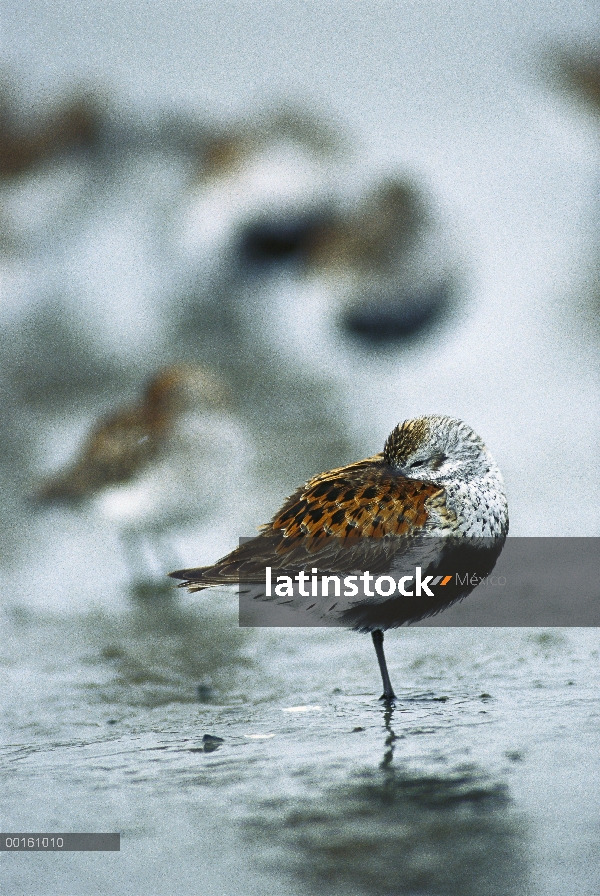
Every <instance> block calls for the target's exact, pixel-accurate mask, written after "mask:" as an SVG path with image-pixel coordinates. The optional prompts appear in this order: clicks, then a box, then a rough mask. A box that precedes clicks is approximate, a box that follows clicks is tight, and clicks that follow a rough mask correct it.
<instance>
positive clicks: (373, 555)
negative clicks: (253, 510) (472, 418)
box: [171, 415, 508, 701]
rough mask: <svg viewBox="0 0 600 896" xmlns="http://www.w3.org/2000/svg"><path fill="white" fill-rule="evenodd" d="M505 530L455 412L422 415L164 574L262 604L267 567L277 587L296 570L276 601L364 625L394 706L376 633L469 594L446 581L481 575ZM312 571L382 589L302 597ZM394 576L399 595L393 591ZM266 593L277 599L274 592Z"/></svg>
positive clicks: (500, 488) (498, 495)
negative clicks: (229, 540) (242, 534)
mask: <svg viewBox="0 0 600 896" xmlns="http://www.w3.org/2000/svg"><path fill="white" fill-rule="evenodd" d="M507 532H508V506H507V501H506V495H505V491H504V484H503V481H502V475H501V473H500V470H499V469H498V467H497V465H496V463H495V462H494V460H493V458H492V456H491V454H490V452H489V451H488V449H487V448H486V446H485V445H484V443H483V442H482V440H481V439H480V437H479V436H478V435H477V434H476V433H475V432H474V431H473V430H472V429H471V428H470V427H469V426H467V424H465V423H463V422H462V421H460V420H456V419H454V418H452V417H445V416H435V415H434V416H426V417H418V418H416V419H414V420H407V421H405V422H404V423H401V424H399V425H398V426H397V427H396V428H395V429H394V430H393V432H392V433H391V435H390V436H389V438H388V439H387V441H386V443H385V447H384V450H383V452H382V453H381V454H376V455H374V456H373V457H369V458H367V459H366V460H361V461H359V462H358V463H353V464H349V465H348V466H345V467H340V468H338V469H335V470H330V471H329V472H327V473H322V474H321V475H319V476H315V477H314V478H313V479H311V480H310V481H309V482H307V483H306V484H305V485H304V486H302V487H301V488H299V489H298V490H297V491H296V492H295V493H294V494H293V495H292V496H291V497H290V498H288V499H287V501H286V502H285V503H284V505H283V506H282V507H281V509H280V510H279V512H278V513H277V514H276V515H275V517H274V518H273V520H271V522H270V523H268V524H267V525H266V526H263V527H262V531H261V532H260V535H258V536H257V537H256V538H254V539H251V540H249V541H248V542H246V543H245V544H242V545H240V547H238V548H236V549H235V550H234V551H232V552H231V553H230V554H228V555H227V556H225V557H223V558H222V559H221V560H219V561H218V562H217V563H215V564H214V565H213V566H206V567H201V568H199V569H184V570H180V571H178V572H174V573H171V575H172V576H173V577H174V578H178V579H183V580H184V581H183V583H182V587H185V586H187V587H189V589H190V591H201V590H203V589H204V588H207V587H210V586H211V585H223V584H235V583H244V584H245V583H249V584H250V585H254V586H255V587H256V588H257V589H258V590H257V591H256V593H255V595H254V596H258V597H260V598H262V599H267V600H268V599H269V593H268V592H269V589H268V588H267V587H266V584H265V583H266V576H267V567H269V569H270V571H271V572H270V573H269V574H271V573H272V575H273V578H274V579H275V578H278V576H277V574H278V573H285V574H286V575H282V576H281V581H282V583H285V579H286V576H291V575H293V574H296V581H298V582H299V590H300V595H301V596H298V595H297V591H296V590H295V591H294V596H293V597H292V598H291V599H290V597H289V596H287V594H286V593H285V587H284V586H282V588H281V589H279V593H280V594H281V597H279V600H280V602H281V603H285V604H287V605H288V606H289V607H291V608H292V609H296V610H298V611H300V610H304V611H306V612H310V613H312V614H313V615H315V614H316V616H317V617H319V616H320V617H321V618H322V619H324V618H328V619H330V620H335V622H336V624H340V625H350V626H352V627H353V628H354V629H356V630H359V631H364V632H371V634H372V638H373V643H374V645H375V650H376V653H377V658H378V661H379V667H380V671H381V676H382V679H383V686H384V693H383V697H382V699H385V700H388V701H390V700H393V699H394V692H393V689H392V685H391V682H390V678H389V675H388V670H387V666H386V661H385V656H384V652H383V631H384V630H385V629H388V628H392V627H396V626H400V625H403V624H405V623H410V622H416V621H417V620H419V619H422V618H424V617H426V616H431V615H433V614H435V613H438V612H439V611H440V610H443V609H444V608H445V607H447V606H449V605H450V604H451V603H454V602H455V601H457V600H459V599H460V598H462V597H464V596H465V595H467V594H468V593H470V591H472V590H473V587H474V585H472V584H471V581H472V579H471V578H468V579H467V581H466V582H465V581H464V576H461V577H459V578H458V579H457V581H456V582H455V581H454V578H453V581H452V582H451V583H449V582H447V579H449V578H450V575H451V574H452V573H454V572H456V571H457V570H458V569H461V570H465V569H466V570H467V571H468V570H469V567H470V569H471V570H472V571H473V572H476V573H477V574H478V575H487V574H488V573H489V572H490V571H491V570H492V569H493V567H494V564H495V562H496V559H497V557H498V555H499V553H500V551H501V550H502V546H503V544H504V541H505V538H506V535H507ZM317 570H318V572H319V573H326V574H328V575H331V576H332V577H335V576H336V575H337V576H339V575H340V574H342V575H345V574H347V573H354V574H356V573H357V572H359V571H360V570H363V571H364V570H367V571H370V572H371V573H374V574H376V575H377V576H381V577H382V579H385V580H386V581H385V589H384V588H383V586H382V587H381V589H380V590H379V592H377V591H372V590H370V589H369V580H368V579H364V577H363V576H360V577H359V576H357V575H355V579H356V578H361V579H362V581H363V582H364V589H363V591H362V593H360V594H359V595H358V597H354V596H353V595H351V597H350V598H346V597H345V598H344V599H342V598H339V599H337V600H335V601H333V602H332V600H331V597H328V596H325V597H321V598H319V597H318V593H317V599H316V600H315V599H314V597H313V596H312V595H314V594H315V591H313V592H312V594H311V596H310V598H309V600H308V601H307V600H306V597H307V596H308V594H307V592H304V591H303V590H302V585H303V580H302V578H301V577H299V574H300V573H301V572H302V573H304V572H306V573H307V576H306V580H308V579H310V578H311V573H314V572H316V571H317ZM436 579H437V581H436ZM396 580H398V592H399V593H398V594H397V595H396V596H395V597H393V598H390V596H389V595H390V593H391V592H390V587H391V585H392V584H393V585H394V586H395V584H396ZM440 580H441V581H442V582H443V583H444V584H445V585H446V587H439V582H440ZM411 581H412V586H413V587H412V591H411ZM371 589H372V584H371ZM384 592H385V593H384ZM419 592H421V593H419ZM337 595H338V592H337V591H336V597H337ZM302 597H303V598H304V600H302ZM352 597H354V599H352ZM271 599H272V600H278V595H277V593H276V596H275V597H272V596H271Z"/></svg>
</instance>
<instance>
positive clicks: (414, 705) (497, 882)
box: [2, 592, 600, 896]
mask: <svg viewBox="0 0 600 896" xmlns="http://www.w3.org/2000/svg"><path fill="white" fill-rule="evenodd" d="M217 602H218V604H219V606H220V609H218V610H217V612H216V614H215V607H216V605H217ZM236 609H237V608H236V599H235V597H234V596H232V595H228V594H227V593H226V592H223V593H220V592H215V593H214V594H213V595H212V596H211V599H210V601H209V602H208V601H206V600H205V602H203V603H198V602H196V603H195V604H192V603H191V600H190V599H188V598H186V597H184V598H183V599H182V602H181V604H179V605H176V604H174V603H172V604H171V606H170V610H168V611H167V613H166V614H165V613H163V624H164V618H165V615H166V618H167V620H169V619H170V626H167V630H169V628H170V634H168V635H167V636H166V638H165V637H160V638H159V637H157V634H156V630H155V627H154V623H155V619H153V613H152V612H151V608H150V611H149V609H148V607H147V606H146V607H143V606H141V607H137V608H134V609H126V610H122V611H121V612H120V613H117V614H116V615H112V614H111V615H110V616H109V615H107V614H103V613H100V612H91V613H83V614H71V615H69V616H67V617H66V618H65V617H62V618H60V617H58V616H57V615H44V614H41V613H39V612H37V611H36V612H33V613H31V614H23V613H16V614H15V613H14V612H13V613H11V614H9V616H8V617H7V618H6V619H5V620H4V621H5V630H6V632H7V641H6V644H7V651H6V658H5V660H4V668H3V676H2V690H3V692H4V693H3V695H2V699H3V703H4V705H5V707H6V709H7V713H6V714H5V715H6V720H7V722H8V730H7V731H6V732H5V734H4V736H3V741H4V746H3V748H2V764H3V769H4V780H5V784H4V788H3V803H4V808H3V817H4V818H5V819H6V818H10V819H11V827H12V828H13V829H14V830H15V831H16V830H19V831H28V830H35V831H45V830H48V831H64V832H66V831H118V832H120V833H121V852H120V853H104V854H103V853H96V854H93V853H87V854H83V853H79V854H78V853H71V854H68V855H67V854H63V855H61V856H56V855H54V854H53V855H40V854H35V855H32V854H29V855H23V854H19V855H16V854H13V855H8V854H6V853H4V854H3V856H2V866H3V869H2V876H3V881H4V884H3V887H4V889H5V891H6V892H10V893H17V892H18V893H23V894H30V893H31V894H43V896H46V894H48V896H51V894H52V896H53V894H56V893H61V894H74V896H75V894H80V893H86V894H87V893H89V894H93V893H121V892H124V891H125V892H129V893H138V892H139V893H156V894H158V893H165V892H174V893H175V892H176V893H178V894H185V893H198V892H202V893H208V892H218V893H223V894H229V893H232V894H233V893H290V894H292V893H293V894H296V893H297V894H302V893H311V892H315V893H316V892H327V893H334V894H337V893H357V894H362V893H375V894H379V893H381V894H389V893H397V894H400V893H407V894H409V893H410V894H412V893H427V894H438V893H439V894H470V893H473V894H475V893H478V894H482V893H490V894H495V896H497V894H503V893H506V894H517V893H531V894H554V893H557V894H558V893H575V892H581V893H593V892H595V888H596V887H597V882H598V879H599V875H600V868H599V866H598V852H597V829H598V823H599V821H600V801H599V800H598V792H599V784H600V781H599V780H598V779H599V777H600V775H599V769H598V763H597V761H596V757H597V752H598V747H599V746H600V734H599V730H600V698H599V697H598V693H599V688H598V686H599V684H600V681H599V679H600V673H599V671H598V668H599V666H598V648H599V644H598V638H597V634H596V633H595V632H593V631H583V630H570V631H565V630H547V631H544V630H540V631H537V632H532V631H531V630H518V629H512V630H510V629H503V630H491V629H479V630H474V629H463V630H456V629H454V630H442V629H422V630H410V629H409V630H402V631H398V632H394V633H391V634H389V635H388V639H387V643H388V655H389V661H390V667H391V672H392V677H393V680H394V682H395V685H396V690H397V691H398V693H399V700H398V704H397V706H396V707H395V708H394V709H393V710H392V711H390V710H386V709H385V708H384V707H383V706H382V705H381V704H380V703H379V702H378V700H377V696H378V693H379V691H378V689H379V688H380V682H379V681H378V674H377V669H376V664H375V657H374V655H372V653H373V651H372V646H371V644H370V639H368V638H367V637H364V636H361V635H358V634H354V633H350V632H345V631H329V630H319V629H313V630H303V631H301V630H297V629H296V630H290V629H286V630H281V629H273V630H268V631H267V630H254V631H250V632H248V631H245V630H240V629H239V628H237V627H236V623H237V620H236ZM191 640H194V641H195V644H196V648H197V649H196V651H194V652H192V651H190V650H189V648H188V645H189V644H190V642H191ZM198 686H200V687H199V688H198ZM200 699H201V700H202V701H204V702H199V700H200ZM574 881H576V882H577V884H576V888H575V889H573V887H574Z"/></svg>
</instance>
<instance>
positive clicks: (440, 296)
mask: <svg viewBox="0 0 600 896" xmlns="http://www.w3.org/2000/svg"><path fill="white" fill-rule="evenodd" d="M311 251H312V258H311V263H312V264H313V266H314V267H315V268H316V269H319V268H320V269H321V270H322V271H323V272H324V273H327V272H329V274H330V275H331V290H332V292H333V293H334V295H335V297H336V299H337V302H336V304H338V305H339V307H340V322H341V324H342V326H343V328H344V329H345V330H346V331H348V332H349V333H351V334H354V335H355V336H358V337H360V338H362V339H363V340H366V341H369V342H372V343H390V342H393V341H396V340H400V339H403V338H406V337H408V336H410V335H412V334H413V333H415V332H418V331H420V330H421V329H422V328H424V327H425V326H427V325H428V324H430V323H432V322H433V321H434V320H436V319H438V318H439V317H441V316H442V315H443V314H444V312H445V311H446V310H447V309H448V307H449V305H450V304H451V299H452V292H453V288H454V282H455V280H456V273H455V270H454V269H455V267H456V264H455V259H454V254H455V253H454V252H453V250H452V249H451V247H450V245H449V238H448V234H447V233H446V232H445V229H444V228H443V227H442V226H441V224H440V223H439V222H438V221H436V220H435V217H434V216H433V215H432V213H431V211H430V209H429V208H428V202H427V200H426V198H425V196H424V194H423V193H422V191H421V190H420V189H419V188H418V187H416V186H415V185H414V184H413V183H411V182H410V181H409V180H406V179H404V178H401V177H390V178H388V179H386V180H383V181H381V182H380V183H378V184H376V185H375V186H374V187H373V189H372V190H371V192H370V193H368V194H367V195H366V196H365V197H364V198H363V199H362V200H361V201H358V202H356V203H355V205H354V207H353V208H351V209H349V210H348V211H347V213H346V214H345V215H341V214H340V215H338V219H337V220H333V221H332V222H331V224H330V225H324V226H322V227H321V231H320V232H319V233H318V234H316V238H315V239H313V243H312V245H311Z"/></svg>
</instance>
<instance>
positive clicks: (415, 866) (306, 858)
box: [250, 707, 528, 896]
mask: <svg viewBox="0 0 600 896" xmlns="http://www.w3.org/2000/svg"><path fill="white" fill-rule="evenodd" d="M393 719H394V708H393V707H388V708H386V709H385V711H384V714H383V720H384V729H385V732H386V736H385V742H384V754H383V759H382V761H381V763H380V765H379V767H378V768H363V769H362V770H354V771H350V772H349V775H348V779H347V781H345V782H344V783H342V784H337V785H334V786H327V785H325V786H324V787H323V788H322V790H321V792H320V793H319V794H318V795H317V796H314V797H310V796H306V797H301V798H299V799H297V800H294V801H293V802H292V801H290V800H283V799H282V800H280V801H274V800H272V801H270V802H269V803H268V804H265V805H264V807H263V811H262V814H261V815H260V817H257V818H256V819H255V820H254V821H253V822H252V824H251V825H250V836H251V837H257V838H258V839H259V840H260V843H261V852H262V850H263V849H264V850H265V852H266V854H267V855H270V856H272V860H273V869H275V868H277V869H278V870H279V871H280V870H281V869H282V868H283V869H285V870H286V872H288V873H290V874H292V875H293V876H295V877H296V878H298V879H300V881H301V882H302V884H303V886H304V888H305V889H306V891H307V892H317V890H318V891H319V892H321V893H331V894H336V896H337V894H348V893H350V892H352V893H357V894H359V893H360V894H363V893H364V894H376V896H377V894H381V896H384V894H385V896H389V894H392V893H393V894H395V896H403V894H407V896H408V894H411V896H413V894H417V893H422V894H427V896H486V894H489V896H499V894H504V893H521V892H527V890H528V886H527V867H526V859H525V853H524V849H523V841H524V832H523V830H522V825H521V822H520V819H519V818H518V817H516V816H515V813H514V812H513V811H512V810H511V800H510V797H509V794H508V788H507V786H506V784H505V783H504V782H502V781H499V780H497V779H494V777H492V776H491V775H490V774H488V773H487V772H485V771H484V770H483V769H481V768H479V767H478V766H476V765H474V764H473V765H468V766H466V765H462V766H454V767H449V766H445V768H442V769H438V768H437V765H438V763H436V768H435V771H433V770H432V771H429V770H417V769H414V768H412V769H411V768H409V767H408V764H407V763H404V764H403V765H396V764H395V763H394V758H396V759H397V751H396V757H395V756H394V753H395V748H396V746H397V744H398V741H400V740H401V738H400V737H398V736H397V735H396V734H395V731H394V728H393ZM357 736H361V737H363V736H364V734H360V735H357ZM402 740H403V739H402ZM313 773H314V770H313ZM325 775H326V770H324V771H323V776H325ZM269 841H270V843H271V844H272V847H271V852H270V853H269V846H268V842H269Z"/></svg>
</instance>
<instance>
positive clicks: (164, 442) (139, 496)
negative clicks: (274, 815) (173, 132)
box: [37, 364, 247, 581]
mask: <svg viewBox="0 0 600 896" xmlns="http://www.w3.org/2000/svg"><path fill="white" fill-rule="evenodd" d="M226 405H227V393H226V390H225V388H224V386H223V384H222V383H221V381H220V380H219V379H218V378H217V377H216V375H214V374H213V373H212V372H210V371H208V370H206V369H205V368H203V367H199V366H198V365H192V364H189V365H184V364H181V365H174V366H170V367H167V368H164V369H163V370H161V371H160V372H159V374H158V375H157V376H155V377H154V379H152V381H151V382H150V383H149V384H148V386H147V388H146V390H145V392H144V394H143V396H142V398H141V400H140V401H139V403H138V404H134V405H132V406H131V407H126V408H122V409H120V410H118V411H116V412H115V413H113V414H111V415H110V416H108V417H106V418H104V419H103V420H101V421H100V422H99V423H98V424H97V425H96V426H95V427H94V428H93V429H92V431H91V433H90V435H89V436H88V438H87V441H86V442H85V443H84V445H83V446H82V448H81V450H80V452H79V456H78V457H77V458H76V459H75V460H74V461H73V462H72V463H71V464H70V465H69V466H68V467H67V468H66V469H65V470H63V471H61V472H59V473H58V474H56V475H55V476H53V477H51V478H49V479H48V480H47V481H46V482H44V483H43V484H42V486H41V487H40V489H39V490H38V494H37V497H38V498H39V500H41V501H44V502H50V501H65V502H68V503H75V504H80V503H82V502H86V503H87V502H89V501H93V505H94V509H95V510H96V511H98V512H99V514H100V515H101V516H102V517H103V518H104V519H106V520H107V521H108V522H110V523H111V524H112V525H113V526H115V527H116V529H117V531H118V532H119V533H120V536H121V540H122V543H123V547H124V549H125V550H126V551H127V554H128V561H129V563H128V565H129V566H130V567H131V568H132V570H133V572H134V575H135V580H136V581H140V580H141V581H144V580H146V579H149V578H153V576H155V575H156V574H157V572H158V567H160V568H161V571H164V563H165V562H169V561H168V557H162V559H161V558H160V555H159V547H160V548H161V550H163V549H164V548H166V547H167V545H166V544H163V542H164V541H165V539H166V536H167V533H168V532H169V530H171V531H173V530H176V531H180V530H181V529H182V527H184V526H187V525H188V524H189V523H190V522H192V521H195V520H197V519H198V518H199V517H200V516H202V515H204V514H206V513H208V514H209V515H210V514H213V513H214V509H215V508H216V507H218V506H219V494H217V489H218V488H220V487H221V486H222V479H223V457H224V456H227V457H229V458H231V463H232V466H233V465H237V466H238V467H239V468H242V467H243V458H242V457H241V455H242V452H243V450H244V448H245V447H247V444H245V442H244V438H243V433H242V432H241V430H240V427H239V425H236V421H235V420H232V418H231V414H230V413H229V412H228V410H227V406H226ZM232 476H233V474H232ZM219 477H220V478H219ZM217 483H219V486H217ZM163 552H164V551H163ZM172 562H173V557H172V556H171V558H170V564H172ZM149 567H150V568H152V570H153V576H149V575H148V571H149ZM167 568H168V567H167ZM163 581H164V579H163Z"/></svg>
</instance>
